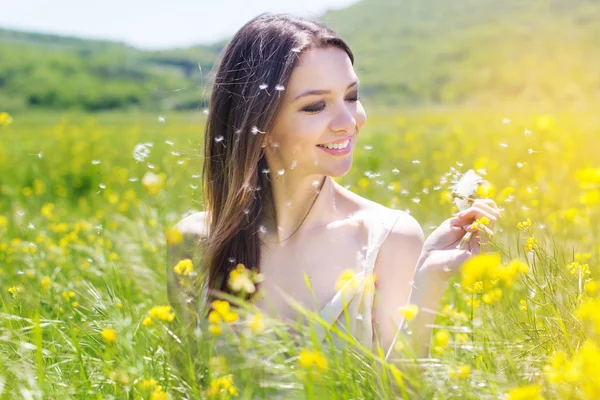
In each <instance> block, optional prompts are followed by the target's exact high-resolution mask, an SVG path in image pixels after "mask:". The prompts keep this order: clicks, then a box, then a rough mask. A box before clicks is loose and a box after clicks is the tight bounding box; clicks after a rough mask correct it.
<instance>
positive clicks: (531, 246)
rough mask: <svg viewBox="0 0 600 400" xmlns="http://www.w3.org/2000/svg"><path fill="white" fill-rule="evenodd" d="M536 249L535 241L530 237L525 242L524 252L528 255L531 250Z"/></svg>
mask: <svg viewBox="0 0 600 400" xmlns="http://www.w3.org/2000/svg"><path fill="white" fill-rule="evenodd" d="M536 247H537V242H536V241H535V239H534V238H533V237H530V238H529V239H527V241H526V242H525V246H524V248H525V252H527V253H529V252H530V251H531V250H533V249H534V248H536Z"/></svg>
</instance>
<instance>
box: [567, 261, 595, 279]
mask: <svg viewBox="0 0 600 400" xmlns="http://www.w3.org/2000/svg"><path fill="white" fill-rule="evenodd" d="M567 268H568V269H569V272H570V273H571V274H572V275H581V276H587V275H589V274H590V267H589V265H587V264H583V265H581V264H580V263H579V261H575V262H572V263H570V264H567Z"/></svg>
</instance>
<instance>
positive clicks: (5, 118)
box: [0, 112, 13, 126]
mask: <svg viewBox="0 0 600 400" xmlns="http://www.w3.org/2000/svg"><path fill="white" fill-rule="evenodd" d="M12 123H13V119H12V117H11V116H10V114H9V113H7V112H0V126H4V125H10V124H12Z"/></svg>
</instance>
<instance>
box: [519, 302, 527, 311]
mask: <svg viewBox="0 0 600 400" xmlns="http://www.w3.org/2000/svg"><path fill="white" fill-rule="evenodd" d="M519 310H521V311H527V302H526V301H525V299H521V300H519Z"/></svg>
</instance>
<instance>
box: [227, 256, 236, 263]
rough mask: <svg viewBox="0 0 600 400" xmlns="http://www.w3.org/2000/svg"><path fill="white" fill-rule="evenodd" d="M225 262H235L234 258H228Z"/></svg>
mask: <svg viewBox="0 0 600 400" xmlns="http://www.w3.org/2000/svg"><path fill="white" fill-rule="evenodd" d="M227 261H229V262H230V263H234V262H235V257H229V258H228V259H227Z"/></svg>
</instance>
